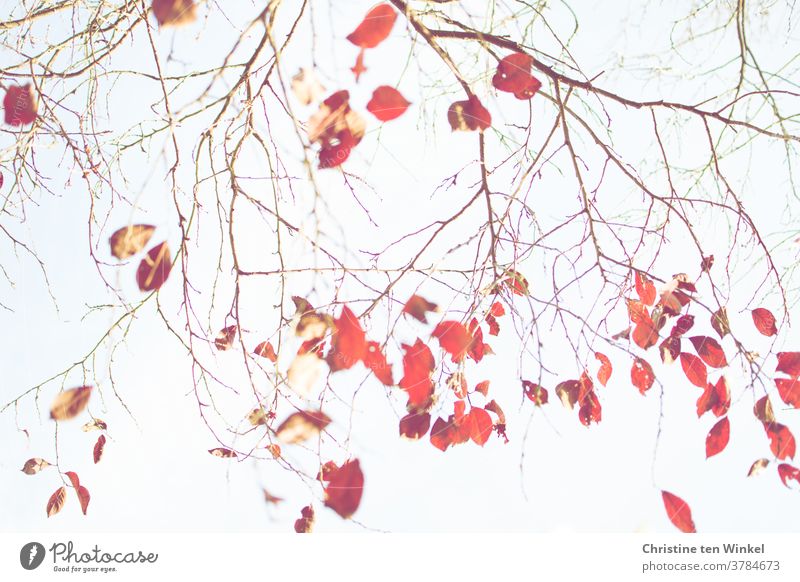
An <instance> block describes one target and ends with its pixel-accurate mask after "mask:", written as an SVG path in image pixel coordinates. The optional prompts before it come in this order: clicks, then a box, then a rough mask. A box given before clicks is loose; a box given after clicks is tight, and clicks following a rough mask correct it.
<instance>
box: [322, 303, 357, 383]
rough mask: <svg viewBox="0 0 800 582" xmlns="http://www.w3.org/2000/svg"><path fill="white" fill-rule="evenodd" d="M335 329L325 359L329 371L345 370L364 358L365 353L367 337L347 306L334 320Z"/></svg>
mask: <svg viewBox="0 0 800 582" xmlns="http://www.w3.org/2000/svg"><path fill="white" fill-rule="evenodd" d="M334 325H335V326H336V331H335V333H334V334H333V336H331V350H330V352H328V356H327V358H326V361H327V362H328V366H329V367H330V369H331V372H336V371H338V370H347V369H349V368H352V367H353V366H354V365H355V364H356V363H357V362H360V361H361V360H363V359H364V356H365V355H366V354H367V339H366V335H365V334H364V330H363V329H362V328H361V324H360V323H359V321H358V318H357V317H356V314H355V313H353V312H352V311H351V310H350V308H349V307H347V306H346V305H345V306H343V307H342V313H341V315H339V317H338V319H335V320H334Z"/></svg>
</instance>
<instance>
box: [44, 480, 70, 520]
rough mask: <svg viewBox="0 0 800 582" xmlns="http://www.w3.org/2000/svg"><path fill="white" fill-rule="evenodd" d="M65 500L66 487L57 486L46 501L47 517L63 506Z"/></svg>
mask: <svg viewBox="0 0 800 582" xmlns="http://www.w3.org/2000/svg"><path fill="white" fill-rule="evenodd" d="M66 500H67V489H66V487H59V488H58V489H56V491H55V493H53V494H52V495H51V496H50V500H49V501H48V502H47V517H52V516H53V515H55V514H56V513H58V512H59V511H61V508H62V507H64V502H65V501H66Z"/></svg>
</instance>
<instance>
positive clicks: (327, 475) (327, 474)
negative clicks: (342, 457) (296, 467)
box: [317, 461, 339, 483]
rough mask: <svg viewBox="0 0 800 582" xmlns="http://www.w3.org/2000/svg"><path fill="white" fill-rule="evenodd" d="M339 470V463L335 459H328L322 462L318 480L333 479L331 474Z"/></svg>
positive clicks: (322, 481)
mask: <svg viewBox="0 0 800 582" xmlns="http://www.w3.org/2000/svg"><path fill="white" fill-rule="evenodd" d="M338 470H339V465H337V464H336V463H334V462H333V461H326V462H324V463H323V464H322V466H321V467H320V468H319V474H318V475H317V481H319V482H321V483H327V482H328V481H330V480H331V476H332V475H333V474H334V473H335V472H336V471H338Z"/></svg>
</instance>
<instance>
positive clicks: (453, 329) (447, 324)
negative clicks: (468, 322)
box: [431, 321, 472, 362]
mask: <svg viewBox="0 0 800 582" xmlns="http://www.w3.org/2000/svg"><path fill="white" fill-rule="evenodd" d="M431 335H433V337H435V338H437V339H438V340H439V345H440V346H441V347H442V349H443V350H444V351H446V352H447V353H448V354H450V356H451V358H452V360H453V362H460V361H461V360H463V359H464V355H465V354H466V353H467V352H468V351H469V349H470V347H471V346H472V335H471V334H470V333H469V332H468V331H467V328H465V327H464V326H463V325H462V324H461V323H459V322H457V321H443V322H441V323H440V324H439V325H437V326H436V329H434V330H433V333H432V334H431Z"/></svg>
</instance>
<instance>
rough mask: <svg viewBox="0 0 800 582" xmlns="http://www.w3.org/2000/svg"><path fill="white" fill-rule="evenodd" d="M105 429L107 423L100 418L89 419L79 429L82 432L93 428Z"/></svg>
mask: <svg viewBox="0 0 800 582" xmlns="http://www.w3.org/2000/svg"><path fill="white" fill-rule="evenodd" d="M107 429H108V425H107V424H106V423H105V421H103V420H100V419H99V418H93V419H92V420H90V421H89V422H87V423H86V424H84V425H83V426H82V427H81V430H82V431H83V432H91V431H93V430H107Z"/></svg>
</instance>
